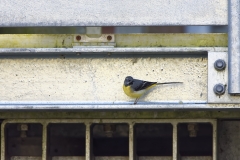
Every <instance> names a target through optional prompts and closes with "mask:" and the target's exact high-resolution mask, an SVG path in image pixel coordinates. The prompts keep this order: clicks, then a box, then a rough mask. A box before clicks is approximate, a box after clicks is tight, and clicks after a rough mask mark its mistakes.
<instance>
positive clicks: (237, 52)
mask: <svg viewBox="0 0 240 160" xmlns="http://www.w3.org/2000/svg"><path fill="white" fill-rule="evenodd" d="M239 13H240V1H239V0H229V3H228V21H229V22H228V24H229V25H228V30H229V34H228V35H229V36H228V39H229V42H228V44H229V45H228V48H229V53H228V62H229V67H228V73H229V75H228V93H230V94H240V27H239V26H240V15H239Z"/></svg>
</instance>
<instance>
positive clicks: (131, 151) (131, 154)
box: [129, 122, 134, 160]
mask: <svg viewBox="0 0 240 160" xmlns="http://www.w3.org/2000/svg"><path fill="white" fill-rule="evenodd" d="M129 160H134V122H133V123H129Z"/></svg>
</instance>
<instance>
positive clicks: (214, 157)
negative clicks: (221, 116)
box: [212, 120, 217, 160]
mask: <svg viewBox="0 0 240 160" xmlns="http://www.w3.org/2000/svg"><path fill="white" fill-rule="evenodd" d="M212 127H213V135H212V136H213V142H212V143H213V153H212V154H213V155H212V157H213V160H217V120H214V121H213V122H212Z"/></svg>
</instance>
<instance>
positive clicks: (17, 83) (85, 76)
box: [0, 56, 207, 103]
mask: <svg viewBox="0 0 240 160" xmlns="http://www.w3.org/2000/svg"><path fill="white" fill-rule="evenodd" d="M128 75H131V76H133V77H134V78H138V79H144V80H148V81H158V82H171V81H180V82H183V84H175V85H164V86H158V87H156V88H155V89H153V90H152V91H151V92H150V93H149V94H148V95H147V96H146V97H145V98H144V101H171V100H176V101H179V102H180V103H181V102H182V101H206V99H207V59H206V58H201V57H198V58H164V57H160V56H159V57H157V56H154V57H150V56H149V57H144V58H143V57H141V56H132V57H128V58H127V57H124V56H122V57H118V58H116V57H114V58H111V57H100V58H92V57H90V58H86V57H85V58H84V57H82V58H65V57H64V56H63V57H62V58H32V59H30V58H29V59H26V58H19V59H14V58H3V59H0V77H1V78H0V93H1V95H0V100H1V101H91V102H96V101H107V102H117V101H132V100H131V99H130V98H129V97H127V96H126V95H125V94H124V93H123V90H122V85H123V81H124V78H125V77H126V76H128ZM142 100H143V99H142ZM140 101H141V100H140Z"/></svg>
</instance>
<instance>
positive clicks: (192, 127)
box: [188, 123, 198, 137]
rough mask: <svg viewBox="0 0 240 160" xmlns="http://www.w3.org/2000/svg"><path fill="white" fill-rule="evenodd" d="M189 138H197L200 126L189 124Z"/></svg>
mask: <svg viewBox="0 0 240 160" xmlns="http://www.w3.org/2000/svg"><path fill="white" fill-rule="evenodd" d="M188 131H189V137H197V131H198V124H196V123H189V124H188Z"/></svg>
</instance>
